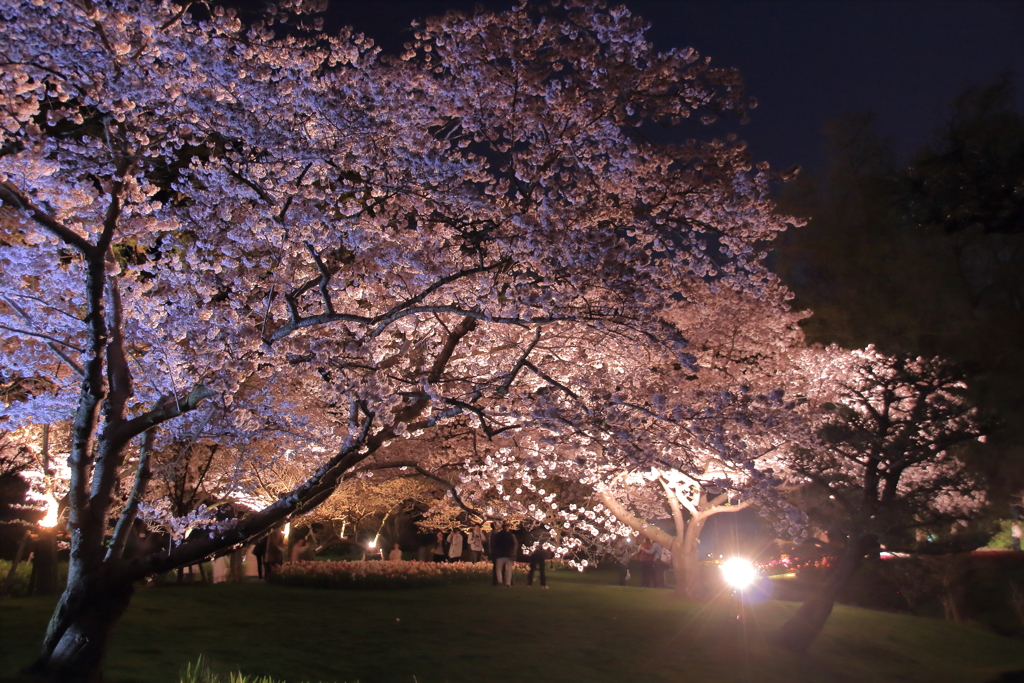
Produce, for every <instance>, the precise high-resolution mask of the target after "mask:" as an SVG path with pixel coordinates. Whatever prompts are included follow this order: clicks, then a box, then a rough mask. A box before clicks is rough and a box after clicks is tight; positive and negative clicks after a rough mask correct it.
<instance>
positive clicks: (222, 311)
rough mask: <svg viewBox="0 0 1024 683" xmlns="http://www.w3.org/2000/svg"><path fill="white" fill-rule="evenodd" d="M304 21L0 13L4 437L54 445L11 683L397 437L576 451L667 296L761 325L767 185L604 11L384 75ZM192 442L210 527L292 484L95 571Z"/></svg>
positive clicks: (419, 55) (701, 107) (72, 650)
mask: <svg viewBox="0 0 1024 683" xmlns="http://www.w3.org/2000/svg"><path fill="white" fill-rule="evenodd" d="M317 5H318V3H314V2H303V1H301V0H288V1H286V2H283V3H280V4H279V5H278V6H276V7H274V8H273V11H274V13H272V14H269V15H267V17H266V18H265V19H264V20H263V21H261V22H259V23H257V24H253V25H250V26H243V25H242V24H241V22H240V21H239V20H238V18H237V17H235V16H234V15H233V13H232V12H231V11H230V10H224V9H222V8H214V9H213V10H212V12H211V16H210V17H208V18H206V19H203V20H198V19H197V18H194V17H192V16H191V15H190V13H189V12H188V7H187V6H186V7H179V6H176V5H172V4H167V3H159V4H156V3H149V2H137V1H133V0H104V1H102V2H96V1H94V0H81V2H72V1H71V0H63V1H61V0H55V1H54V2H48V3H36V2H27V1H21V0H4V1H3V2H2V4H0V16H2V19H3V24H4V26H5V31H4V32H3V36H2V37H0V54H2V55H4V57H3V61H2V62H0V83H2V88H0V129H2V131H3V132H2V137H0V202H2V204H0V230H2V241H0V272H2V278H0V282H2V285H0V288H2V292H0V293H2V299H0V301H2V303H0V324H2V325H3V329H4V330H5V336H4V338H3V341H2V346H0V371H2V372H3V376H4V377H5V378H10V379H11V380H12V381H19V382H22V383H23V384H24V385H25V386H26V387H29V388H28V389H26V391H24V392H23V394H22V395H20V396H18V397H17V398H16V399H12V400H10V401H5V403H4V407H3V413H2V418H3V420H4V421H5V423H6V424H9V425H10V426H11V427H12V428H16V427H19V426H21V425H25V424H57V423H62V422H64V423H70V425H71V439H70V442H71V445H70V449H69V451H70V452H69V457H68V465H69V468H70V483H69V493H68V511H69V512H68V529H69V533H70V538H71V541H70V543H71V561H70V570H69V578H68V584H67V588H66V590H65V592H64V594H63V595H62V597H61V599H60V601H59V603H58V605H57V607H56V609H55V612H54V615H53V617H52V619H51V622H50V624H49V627H48V630H47V634H46V637H45V640H44V643H43V648H42V652H41V654H40V657H39V659H38V661H37V662H36V663H35V664H34V665H33V666H32V669H31V671H32V672H33V673H34V674H36V675H40V676H45V677H49V678H52V679H60V680H97V679H98V678H99V677H100V675H101V669H102V659H103V653H104V651H105V648H106V644H107V641H108V638H109V634H110V631H111V629H112V627H113V625H114V623H116V621H117V619H118V618H119V617H120V615H121V614H122V613H123V611H124V610H125V609H126V607H127V605H128V603H129V601H130V599H131V595H132V591H133V586H134V585H135V583H136V582H137V581H138V580H139V579H141V578H144V577H146V576H150V575H154V574H159V573H162V572H165V571H167V570H170V569H173V568H175V567H180V566H185V565H188V564H194V563H195V562H197V561H199V560H201V559H202V558H204V557H208V556H210V555H211V554H214V553H219V552H224V551H226V550H228V549H230V548H233V547H236V546H237V545H239V544H241V543H244V542H245V541H246V540H247V539H251V538H253V537H254V536H256V535H258V534H260V533H263V532H264V531H265V530H267V529H269V528H271V527H272V526H274V525H277V524H279V523H281V522H283V521H284V520H286V519H289V518H290V517H291V516H293V515H295V514H299V513H302V512H304V511H307V510H309V509H312V508H314V507H315V506H316V505H318V504H319V503H321V502H323V501H324V500H326V499H327V498H328V497H329V496H330V495H331V493H332V492H333V491H334V489H335V487H336V485H337V484H338V482H339V481H340V480H341V479H342V478H343V476H344V475H345V473H346V472H348V471H349V470H351V469H352V468H353V467H355V466H357V465H358V464H359V463H360V462H362V461H364V460H366V459H367V458H369V457H371V456H372V455H373V454H375V453H376V452H378V451H379V450H380V449H381V448H383V447H384V446H386V445H387V444H388V443H390V442H392V441H394V440H396V439H400V438H403V437H407V436H409V435H414V434H417V433H420V432H421V431H424V430H429V429H432V428H433V427H435V426H437V425H439V424H443V423H445V422H446V421H447V420H450V419H452V418H453V417H455V416H460V415H461V416H463V417H464V418H465V419H467V420H468V421H469V422H470V423H471V424H472V425H473V426H475V427H478V428H479V429H480V430H481V431H482V432H483V433H484V434H486V435H488V436H495V435H498V434H501V433H502V432H505V431H508V430H513V429H516V428H518V427H521V426H522V425H523V424H524V423H526V422H530V423H535V424H538V425H541V426H544V427H545V428H548V429H550V430H551V431H550V434H551V435H552V438H556V437H558V436H560V435H564V434H568V433H576V434H578V435H582V434H584V431H583V430H582V429H575V428H573V426H572V425H573V423H574V422H575V421H581V422H584V423H585V422H586V421H587V420H589V421H590V423H593V422H594V420H595V413H594V411H593V409H592V408H590V407H588V405H589V404H588V402H590V403H592V404H593V405H598V404H600V405H607V404H608V402H609V400H610V397H611V396H612V394H613V392H614V390H615V389H614V388H615V386H616V383H617V382H618V376H619V375H621V373H622V372H623V371H624V366H623V365H622V364H618V365H617V363H618V360H617V359H618V358H619V357H644V356H645V355H648V354H649V355H651V356H657V357H659V358H661V359H662V360H661V361H659V363H658V364H656V365H657V366H661V367H663V366H664V358H666V357H672V356H674V357H675V359H676V361H675V362H677V363H679V364H680V367H685V366H686V365H687V364H689V363H690V362H691V357H690V356H689V355H687V353H686V351H685V345H686V341H685V339H684V338H683V337H682V336H681V335H680V334H679V333H678V331H677V330H675V328H674V327H673V326H672V325H671V324H669V323H667V322H666V321H665V320H664V318H663V317H662V316H661V314H660V312H661V311H662V310H664V309H665V308H666V307H667V306H669V305H676V304H678V303H679V296H680V295H681V293H690V292H702V291H711V290H712V289H717V290H720V291H727V290H734V291H744V292H749V293H751V294H752V295H754V296H760V297H774V296H777V292H778V283H777V280H776V279H775V278H774V277H773V276H772V275H771V274H770V273H769V272H768V271H767V270H766V268H765V266H764V263H763V260H764V258H765V245H766V244H767V242H768V241H770V240H771V239H772V238H773V237H774V236H775V235H776V234H777V233H778V232H779V231H781V230H783V229H784V228H785V227H786V225H787V224H788V222H787V219H785V218H783V217H779V216H776V215H775V214H773V213H772V206H771V203H770V201H769V199H768V197H767V195H768V192H767V187H768V183H769V181H770V180H771V174H770V173H769V172H768V171H767V168H766V167H758V168H755V167H753V166H752V164H751V162H750V160H749V156H748V154H747V153H746V152H745V151H744V147H743V144H742V143H740V142H736V141H734V140H727V141H721V140H705V141H700V140H697V137H698V132H697V131H698V130H699V125H698V124H696V123H695V122H697V121H710V120H713V119H714V118H715V117H717V116H719V115H722V114H728V113H729V112H735V113H736V115H740V116H742V115H744V112H745V102H744V100H743V96H742V92H741V89H740V82H739V79H738V76H737V75H736V74H735V73H734V72H732V71H730V70H723V69H715V68H711V66H710V65H709V63H708V61H707V60H702V59H700V58H699V57H698V55H697V54H696V53H695V52H694V51H692V50H673V51H669V52H666V53H657V52H655V51H654V50H653V48H652V47H651V45H650V44H649V43H648V42H647V41H646V40H645V38H644V30H645V25H644V24H643V22H642V21H640V20H639V19H637V18H635V17H633V16H631V15H630V14H629V13H628V12H627V11H625V10H623V9H613V10H600V9H597V8H595V7H593V6H589V5H582V6H580V5H573V6H571V7H565V8H554V9H551V10H550V11H546V12H541V11H540V10H535V9H529V8H517V9H514V10H512V11H510V12H507V13H504V14H498V15H495V14H485V13H482V14H478V15H476V16H473V17H464V16H461V15H457V14H450V15H447V16H446V17H444V18H441V19H437V20H431V21H429V22H428V23H427V24H426V25H424V26H420V27H418V28H417V29H416V32H415V34H414V39H413V40H412V41H411V42H410V44H409V48H408V50H407V52H406V53H405V54H404V55H402V58H401V59H385V58H382V57H381V56H380V55H379V54H378V52H377V50H375V48H374V47H373V45H372V43H371V42H370V41H368V40H367V39H366V38H365V37H363V36H361V35H356V34H353V33H352V32H351V31H342V32H341V33H340V34H339V35H336V36H325V35H322V34H320V33H319V32H318V31H317V22H316V21H315V17H314V16H313V15H310V14H309V13H308V12H309V11H311V10H316V9H317ZM650 123H658V124H664V125H669V126H673V125H676V126H681V127H683V128H684V129H685V128H688V129H690V130H692V131H693V135H694V140H692V141H690V142H687V143H684V144H681V145H674V146H663V145H658V144H655V143H652V142H651V141H649V140H648V139H647V138H646V137H645V136H644V135H642V129H643V127H644V126H645V125H648V124H650ZM613 347H614V348H615V349H616V350H622V349H626V348H629V349H632V350H631V351H629V352H627V353H626V355H625V356H619V357H616V356H610V355H609V353H610V352H609V349H611V348H613ZM631 367H637V366H636V365H635V364H633V365H631ZM632 381H634V382H636V383H637V387H638V388H639V387H641V386H642V384H641V383H640V379H639V378H633V380H632ZM33 386H37V387H43V388H41V389H31V387H33ZM214 411H216V413H217V414H216V415H214ZM588 411H589V412H588ZM204 424H206V425H207V426H203V425H204ZM210 425H220V426H221V427H220V428H218V429H216V430H215V431H216V433H217V439H218V440H217V446H218V449H220V450H219V452H222V453H224V454H230V455H231V457H230V458H229V461H228V464H233V467H224V468H223V473H224V475H225V476H234V477H236V478H237V488H238V495H239V496H251V495H252V494H253V491H254V490H255V486H256V485H255V484H254V483H253V481H254V479H255V476H254V470H258V469H259V468H260V467H261V465H262V464H263V463H262V462H261V460H262V459H267V460H269V461H270V462H279V461H280V460H282V459H288V460H292V461H294V463H296V464H299V465H301V469H302V471H304V472H305V477H304V478H301V479H300V480H299V482H298V483H297V484H296V485H295V486H294V487H293V488H292V489H291V490H289V491H287V492H283V493H281V494H280V495H279V497H278V498H277V499H276V500H274V501H272V502H270V503H269V504H267V505H265V506H264V507H262V509H259V510H257V511H255V512H253V513H252V514H249V515H247V516H245V517H243V518H233V519H230V520H218V519H216V517H215V515H213V514H211V511H209V510H204V509H203V508H202V506H200V508H197V509H196V510H193V511H191V512H190V513H189V514H188V516H187V519H182V520H179V522H180V523H179V525H178V526H179V528H182V529H185V528H189V529H191V530H192V532H193V533H190V534H189V535H188V536H187V538H182V539H179V542H177V543H176V544H172V545H171V547H169V548H164V549H162V550H160V551H158V552H152V553H148V554H142V555H139V556H134V557H126V556H125V554H124V547H125V544H126V539H127V535H128V533H129V530H130V529H131V527H132V525H133V523H134V521H135V519H136V518H137V517H138V516H140V515H143V516H148V517H152V516H154V515H155V516H159V515H166V514H168V511H167V505H166V499H160V500H153V498H152V497H151V496H150V494H151V491H150V490H149V484H150V482H151V481H152V479H153V476H154V474H153V470H154V452H155V451H156V449H163V450H168V451H170V452H173V449H170V448H169V447H168V446H167V445H168V444H174V443H184V442H188V441H189V440H190V439H193V438H194V435H195V434H197V433H200V434H207V433H208V432H209V431H210V430H211V428H210ZM556 428H557V429H556ZM579 438H581V439H582V438H584V437H583V436H580V437H579ZM161 503H164V505H162V506H161ZM170 513H171V514H173V511H170ZM112 518H116V523H115V524H114V527H113V529H114V530H113V533H112V535H108V529H109V527H108V520H111V519H112Z"/></svg>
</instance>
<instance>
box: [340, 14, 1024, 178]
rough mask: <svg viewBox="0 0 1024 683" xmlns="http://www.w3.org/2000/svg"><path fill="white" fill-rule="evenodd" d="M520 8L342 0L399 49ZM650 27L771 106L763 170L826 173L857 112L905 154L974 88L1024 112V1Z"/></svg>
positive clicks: (354, 21) (664, 41) (660, 17)
mask: <svg viewBox="0 0 1024 683" xmlns="http://www.w3.org/2000/svg"><path fill="white" fill-rule="evenodd" d="M476 4H480V5H482V6H484V7H486V8H487V9H504V8H506V7H509V6H511V0H507V1H503V2H497V1H494V0H486V1H484V2H474V1H472V0H447V1H445V0H391V1H386V0H377V1H376V2H372V1H370V2H367V1H358V0H332V2H331V10H330V11H331V13H332V14H333V15H334V17H335V18H336V20H337V21H339V22H340V23H345V24H349V25H352V26H354V27H355V28H356V29H358V30H360V31H362V32H364V33H366V34H367V35H369V36H371V37H372V38H374V40H375V41H376V42H377V43H378V44H380V45H381V46H382V47H384V49H385V50H387V51H395V50H397V49H398V48H399V47H400V46H401V44H402V43H403V42H405V41H407V40H408V39H409V37H410V35H409V32H408V30H407V28H408V25H409V21H410V20H412V19H414V18H422V17H425V16H429V15H434V14H441V13H443V12H444V11H445V10H447V9H459V10H463V11H472V8H473V7H474V5H476ZM624 4H625V5H626V6H627V7H629V8H630V9H631V10H632V11H633V12H634V14H639V15H640V16H642V17H644V18H645V19H647V20H648V21H649V22H650V23H651V25H652V28H651V31H650V33H649V35H650V37H651V38H652V39H653V40H654V42H655V44H656V45H657V46H658V47H664V48H667V47H672V46H680V47H683V46H690V47H694V48H696V49H697V50H698V51H700V52H701V53H702V54H704V55H708V56H711V57H712V60H713V61H712V63H713V64H717V65H720V66H732V67H736V68H738V69H739V70H740V72H741V73H742V74H743V77H744V79H745V81H746V84H747V89H748V91H749V93H750V94H752V95H754V96H756V97H757V98H758V100H759V101H760V106H759V107H758V109H757V110H756V111H754V113H753V121H752V123H750V124H749V125H747V126H744V127H743V128H742V129H740V130H739V133H740V135H741V137H743V138H745V139H746V140H748V141H749V142H750V143H751V150H752V151H753V153H754V155H755V157H756V158H757V159H758V160H761V159H766V160H768V161H769V162H771V164H772V165H773V166H774V167H776V168H788V167H790V166H795V165H803V166H808V167H812V168H813V167H820V166H821V165H822V164H823V160H824V156H823V151H822V145H823V139H824V138H823V137H822V127H823V125H824V123H825V122H826V121H828V120H830V119H834V118H837V117H839V116H841V115H842V114H844V113H847V112H862V111H868V110H871V111H874V112H876V113H877V114H878V124H879V128H880V129H881V130H882V131H883V132H884V133H889V134H893V135H895V136H896V138H897V140H898V141H899V149H900V151H901V152H904V153H905V152H908V151H910V150H912V149H914V148H916V147H917V146H919V145H920V144H921V143H923V142H925V141H926V140H927V136H928V133H929V132H930V131H932V130H934V129H935V128H937V127H939V126H941V125H942V123H943V122H944V121H945V119H946V114H947V112H948V104H949V102H950V100H951V99H952V98H953V97H954V96H955V95H956V94H957V93H959V92H960V91H961V90H963V88H964V87H965V86H967V85H968V84H971V83H985V82H991V81H992V80H994V79H995V78H996V77H997V76H998V75H999V74H1000V73H1003V72H1006V71H1011V72H1013V73H1014V75H1015V83H1016V84H1017V88H1018V91H1019V92H1018V105H1019V106H1022V108H1024V2H1021V1H1020V0H977V1H974V2H966V1H952V0H929V1H923V0H870V1H869V0H861V1H858V2H853V1H842V0H799V1H797V0H626V2H625V3H624Z"/></svg>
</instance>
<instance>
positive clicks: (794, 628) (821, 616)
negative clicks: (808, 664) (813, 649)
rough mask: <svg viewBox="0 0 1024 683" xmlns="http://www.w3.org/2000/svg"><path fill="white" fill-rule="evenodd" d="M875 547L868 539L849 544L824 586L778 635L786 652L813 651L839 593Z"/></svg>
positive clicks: (859, 539) (783, 626)
mask: <svg viewBox="0 0 1024 683" xmlns="http://www.w3.org/2000/svg"><path fill="white" fill-rule="evenodd" d="M872 545H875V543H873V542H872V541H871V540H869V539H864V538H851V539H850V540H849V542H848V543H847V545H846V549H845V550H844V551H843V554H842V555H840V557H839V561H838V563H837V564H836V566H835V568H834V569H833V570H832V571H831V572H830V573H829V575H828V577H827V578H826V579H825V581H824V583H822V585H821V586H820V587H819V588H818V589H817V590H816V591H815V594H814V595H813V596H812V597H811V598H810V599H809V600H807V602H805V603H804V604H803V605H801V606H800V608H799V609H798V610H797V611H796V613H795V614H794V615H793V616H792V617H790V619H789V621H787V622H786V623H785V624H783V625H782V628H781V629H780V632H779V635H780V639H781V642H782V644H783V645H784V646H785V647H786V648H788V649H790V650H792V651H794V652H805V651H806V650H807V648H808V647H810V645H811V643H813V642H814V639H815V638H817V637H818V634H819V633H821V629H822V628H824V626H825V622H826V621H828V617H829V615H830V614H832V608H833V607H834V606H835V602H836V598H837V597H839V593H840V591H842V589H843V587H845V586H846V584H847V583H849V581H850V579H851V578H853V575H854V574H855V573H856V572H857V569H858V568H859V567H860V565H861V562H863V560H864V554H865V553H866V552H868V550H869V549H870V547H871V546H872Z"/></svg>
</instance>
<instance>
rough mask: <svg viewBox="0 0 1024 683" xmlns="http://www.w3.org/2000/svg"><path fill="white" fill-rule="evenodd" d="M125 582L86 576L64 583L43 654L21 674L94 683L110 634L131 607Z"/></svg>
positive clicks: (62, 681)
mask: <svg viewBox="0 0 1024 683" xmlns="http://www.w3.org/2000/svg"><path fill="white" fill-rule="evenodd" d="M133 592H134V585H133V583H132V582H131V581H124V580H117V579H115V578H105V577H100V576H96V575H89V574H86V575H85V576H82V577H81V578H79V579H77V580H76V581H74V583H69V584H68V587H67V588H66V589H65V591H64V594H63V595H62V596H61V599H60V602H59V603H58V605H57V609H56V610H54V613H53V617H52V618H51V619H50V625H49V627H48V629H47V633H46V639H45V641H44V644H43V652H42V654H41V655H40V657H39V659H37V660H36V661H35V663H33V664H32V666H30V667H29V668H28V669H27V670H26V671H25V673H26V674H28V675H30V676H36V677H39V678H43V679H47V680H52V681H59V682H60V683H98V682H99V681H101V680H102V678H103V659H104V655H105V653H106V650H107V644H108V641H109V639H110V634H111V632H112V631H113V629H114V625H115V624H116V623H117V620H118V619H120V618H121V615H122V614H124V611H125V610H126V609H127V608H128V603H129V602H130V601H131V598H132V593H133Z"/></svg>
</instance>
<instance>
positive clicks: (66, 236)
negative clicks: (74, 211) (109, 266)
mask: <svg viewBox="0 0 1024 683" xmlns="http://www.w3.org/2000/svg"><path fill="white" fill-rule="evenodd" d="M0 200H2V201H3V202H4V203H5V204H10V205H11V206H13V207H15V208H17V209H18V210H19V211H24V212H25V213H27V214H28V215H29V216H31V217H32V220H34V221H35V222H36V223H38V224H39V225H41V226H42V227H43V228H44V229H45V230H46V231H47V232H49V233H51V234H52V235H54V236H55V237H57V238H58V239H60V240H61V241H63V242H64V243H65V244H67V245H69V246H72V247H74V248H75V249H77V250H78V251H79V252H81V253H82V254H85V255H89V254H91V253H92V252H93V250H94V249H95V247H93V245H92V244H91V243H90V242H89V240H87V239H85V238H84V237H82V236H81V235H79V234H78V233H77V232H75V231H74V230H72V229H71V228H69V227H67V226H65V225H64V224H63V223H61V222H60V221H58V220H57V219H56V218H54V217H53V216H51V215H50V214H48V213H46V212H45V211H43V210H42V209H41V208H40V207H39V206H37V205H36V204H35V202H33V201H32V200H31V199H29V198H28V196H27V195H26V194H24V193H23V192H22V191H21V190H19V189H18V188H17V187H15V186H14V185H12V184H11V183H9V182H7V181H3V182H0Z"/></svg>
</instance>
